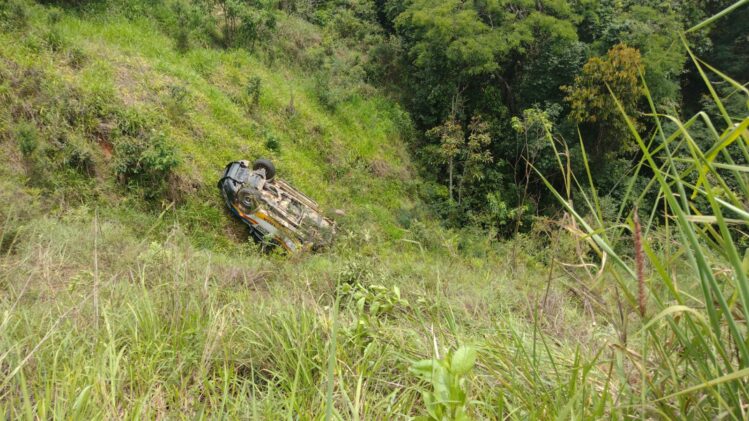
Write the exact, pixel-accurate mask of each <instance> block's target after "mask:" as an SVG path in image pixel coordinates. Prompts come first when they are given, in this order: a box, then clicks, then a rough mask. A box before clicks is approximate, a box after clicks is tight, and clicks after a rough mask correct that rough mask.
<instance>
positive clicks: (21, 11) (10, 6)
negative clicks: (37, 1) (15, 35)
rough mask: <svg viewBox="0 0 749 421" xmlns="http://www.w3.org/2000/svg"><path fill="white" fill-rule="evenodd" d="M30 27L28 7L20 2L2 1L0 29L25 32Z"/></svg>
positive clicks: (17, 0)
mask: <svg viewBox="0 0 749 421" xmlns="http://www.w3.org/2000/svg"><path fill="white" fill-rule="evenodd" d="M28 25H29V9H28V6H27V5H26V4H25V3H23V2H21V1H19V0H9V1H8V0H3V1H0V28H6V29H10V30H17V31H20V30H24V29H26V28H27V27H28Z"/></svg>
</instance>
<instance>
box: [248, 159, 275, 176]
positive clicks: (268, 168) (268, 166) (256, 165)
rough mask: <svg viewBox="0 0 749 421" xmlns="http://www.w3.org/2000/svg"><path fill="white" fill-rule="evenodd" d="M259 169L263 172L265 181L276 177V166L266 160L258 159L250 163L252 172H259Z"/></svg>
mask: <svg viewBox="0 0 749 421" xmlns="http://www.w3.org/2000/svg"><path fill="white" fill-rule="evenodd" d="M260 168H262V169H264V170H265V179H266V180H272V179H273V177H275V176H276V166H275V165H273V163H272V162H270V160H268V159H262V158H261V159H258V160H256V161H255V162H253V163H252V170H253V171H255V170H259V169H260Z"/></svg>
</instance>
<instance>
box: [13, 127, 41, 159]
mask: <svg viewBox="0 0 749 421" xmlns="http://www.w3.org/2000/svg"><path fill="white" fill-rule="evenodd" d="M16 139H17V140H18V147H19V148H20V149H21V154H23V156H24V157H25V158H28V157H30V156H31V154H33V153H34V151H36V149H37V147H38V146H39V133H38V132H37V130H36V127H34V126H33V125H31V124H29V123H21V124H19V125H18V127H17V128H16Z"/></svg>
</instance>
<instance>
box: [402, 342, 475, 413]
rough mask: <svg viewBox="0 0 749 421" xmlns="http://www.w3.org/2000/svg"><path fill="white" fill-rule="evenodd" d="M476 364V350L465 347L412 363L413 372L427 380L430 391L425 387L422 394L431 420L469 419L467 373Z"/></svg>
mask: <svg viewBox="0 0 749 421" xmlns="http://www.w3.org/2000/svg"><path fill="white" fill-rule="evenodd" d="M475 364H476V350H475V349H474V348H471V347H469V346H463V347H460V348H458V349H457V350H454V351H452V350H451V351H449V352H447V353H446V354H445V356H444V357H442V358H439V357H438V358H432V359H428V360H421V361H417V362H415V363H413V364H412V365H411V367H410V370H411V372H412V373H414V374H416V375H417V376H419V378H421V379H423V380H426V381H427V382H428V383H429V384H430V386H431V390H423V391H422V392H421V396H422V398H423V399H424V405H425V406H426V411H427V414H428V416H427V417H423V418H424V419H428V420H437V421H440V420H456V421H458V420H463V421H464V420H468V419H469V418H470V417H469V416H468V404H469V400H468V393H467V390H466V375H468V374H469V373H470V372H471V370H472V369H473V366H474V365H475Z"/></svg>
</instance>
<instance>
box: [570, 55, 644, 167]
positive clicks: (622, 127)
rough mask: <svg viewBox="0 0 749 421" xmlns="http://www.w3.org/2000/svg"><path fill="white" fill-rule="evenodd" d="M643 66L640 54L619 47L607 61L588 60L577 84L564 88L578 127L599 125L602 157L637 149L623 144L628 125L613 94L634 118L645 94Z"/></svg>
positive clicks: (597, 147)
mask: <svg viewBox="0 0 749 421" xmlns="http://www.w3.org/2000/svg"><path fill="white" fill-rule="evenodd" d="M641 66H642V61H641V57H640V52H639V51H637V50H636V49H634V48H631V47H628V46H627V45H626V44H617V45H616V46H614V48H612V49H611V50H609V52H608V53H607V54H606V56H605V57H593V58H591V59H590V60H588V62H587V63H586V64H585V66H583V71H582V73H581V74H580V75H579V76H577V77H576V78H575V82H574V84H573V85H571V86H564V87H563V88H562V89H563V90H564V91H565V92H567V97H566V98H565V99H566V100H567V102H568V103H569V105H570V107H571V111H570V117H571V118H572V119H573V120H574V121H576V122H578V123H595V124H596V126H597V128H598V136H597V138H596V143H595V145H593V151H594V152H595V153H597V154H598V155H599V156H600V155H602V154H603V153H605V152H618V151H620V150H622V149H627V148H632V147H634V145H627V144H626V143H625V142H623V140H624V139H627V138H628V135H627V127H626V123H625V122H624V120H623V119H622V117H621V113H620V112H619V109H618V107H617V105H616V103H615V100H614V98H613V97H612V96H611V94H613V95H614V96H615V97H616V98H617V99H618V100H619V102H620V103H621V104H622V106H623V107H624V110H625V111H626V112H627V114H628V115H631V116H633V117H634V114H635V112H636V110H637V103H638V101H639V99H640V97H641V96H642V93H643V90H642V86H641V85H640V79H639V71H640V68H641ZM609 90H610V91H609Z"/></svg>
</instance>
